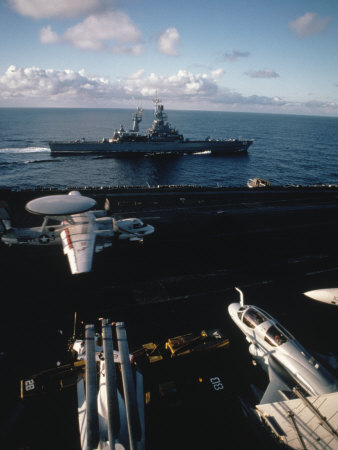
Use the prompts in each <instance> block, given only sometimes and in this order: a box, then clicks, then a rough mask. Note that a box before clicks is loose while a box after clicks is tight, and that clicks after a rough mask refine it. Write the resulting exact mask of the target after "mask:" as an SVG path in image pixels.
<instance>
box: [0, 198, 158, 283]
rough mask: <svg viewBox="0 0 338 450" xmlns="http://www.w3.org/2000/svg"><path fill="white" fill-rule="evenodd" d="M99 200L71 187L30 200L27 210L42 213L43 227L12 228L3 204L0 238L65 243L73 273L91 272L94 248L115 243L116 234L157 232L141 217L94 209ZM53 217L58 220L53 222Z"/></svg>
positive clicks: (132, 237)
mask: <svg viewBox="0 0 338 450" xmlns="http://www.w3.org/2000/svg"><path fill="white" fill-rule="evenodd" d="M95 205H96V200H94V199H92V198H90V197H85V196H83V195H81V193H80V192H78V191H71V192H69V194H68V195H49V196H45V197H39V198H36V199H34V200H31V201H30V202H28V203H27V204H26V206H25V208H26V210H27V211H29V212H30V213H32V214H37V215H40V216H43V217H44V219H43V223H42V225H41V227H32V228H13V227H12V225H11V220H10V216H9V213H8V210H7V208H6V205H5V204H4V203H3V202H2V203H1V204H0V236H1V241H2V242H3V243H4V244H7V245H9V246H11V245H13V244H24V245H53V244H60V243H62V247H63V251H64V254H66V255H67V256H68V261H69V265H70V269H71V272H72V274H79V273H84V272H90V271H91V269H92V261H93V255H94V252H99V251H102V250H103V249H104V248H106V247H110V246H111V245H112V240H113V238H114V237H117V238H118V239H128V240H129V241H138V242H143V239H144V237H145V236H147V235H149V234H151V233H153V232H154V227H153V226H152V225H146V224H144V223H143V222H142V220H141V219H138V218H128V219H121V220H115V218H113V217H110V216H108V215H107V210H108V209H109V208H108V207H107V208H106V209H105V210H91V208H93V207H94V206H95ZM51 221H53V222H54V223H56V225H55V224H52V225H51V224H50V222H51Z"/></svg>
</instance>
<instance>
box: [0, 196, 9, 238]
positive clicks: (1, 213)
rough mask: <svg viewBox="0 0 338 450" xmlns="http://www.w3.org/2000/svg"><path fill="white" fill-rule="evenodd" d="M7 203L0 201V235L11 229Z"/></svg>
mask: <svg viewBox="0 0 338 450" xmlns="http://www.w3.org/2000/svg"><path fill="white" fill-rule="evenodd" d="M8 211H9V208H8V204H7V202H5V201H3V200H0V233H5V232H6V231H9V230H10V229H11V228H12V224H11V219H10V216H9V212H8Z"/></svg>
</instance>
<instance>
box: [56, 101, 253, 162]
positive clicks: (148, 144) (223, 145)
mask: <svg viewBox="0 0 338 450" xmlns="http://www.w3.org/2000/svg"><path fill="white" fill-rule="evenodd" d="M153 102H154V107H155V111H154V121H153V124H152V126H151V128H149V129H148V130H147V132H146V134H142V133H140V130H139V123H140V122H141V121H142V115H143V110H142V108H140V107H138V108H137V112H136V113H134V114H133V125H132V129H130V130H125V129H124V127H123V126H122V125H121V127H120V129H119V130H114V132H113V135H112V137H111V138H108V139H107V138H104V139H101V140H99V141H87V140H86V139H85V138H83V139H80V140H76V141H52V142H49V146H50V149H51V153H52V154H54V155H55V154H62V155H65V154H69V155H74V154H87V153H88V154H92V153H98V154H100V153H102V154H107V153H108V154H112V155H116V156H135V155H136V156H137V155H140V156H141V155H162V154H173V155H184V154H188V153H199V152H210V153H212V154H234V153H245V152H247V150H248V148H249V147H250V145H251V144H252V143H253V140H251V139H245V140H241V139H210V137H207V138H206V139H205V140H193V139H185V138H184V137H183V135H182V134H180V133H179V132H178V131H177V130H176V129H175V128H173V127H172V126H171V125H170V124H169V123H168V122H167V115H166V114H165V112H164V108H163V104H161V100H159V98H158V97H156V98H155V99H154V100H153Z"/></svg>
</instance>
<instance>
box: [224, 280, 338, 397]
mask: <svg viewBox="0 0 338 450" xmlns="http://www.w3.org/2000/svg"><path fill="white" fill-rule="evenodd" d="M236 290H237V291H239V293H240V302H239V303H231V304H230V305H229V307H228V311H229V314H230V317H231V318H232V320H233V321H234V322H235V324H236V325H237V326H238V328H239V329H240V330H241V331H242V332H243V333H244V334H245V337H246V340H247V341H248V342H249V344H250V345H249V352H250V354H251V355H252V356H253V359H254V361H257V362H259V363H260V365H261V366H262V368H263V369H264V370H265V371H266V372H268V375H269V381H270V382H269V385H268V387H267V389H266V390H265V392H264V394H263V397H262V398H261V401H260V403H261V404H264V403H274V402H277V401H283V400H285V398H284V396H283V393H284V395H286V396H288V395H290V394H291V392H292V388H293V387H295V386H298V387H300V388H301V389H302V391H303V392H304V393H305V395H321V394H326V393H331V392H336V391H337V389H338V383H337V380H336V379H335V377H334V376H333V375H331V373H330V372H329V371H328V370H326V368H325V367H323V366H322V365H321V364H320V363H319V362H318V361H316V360H315V358H314V357H313V356H311V355H310V354H309V353H308V351H307V350H305V348H304V347H303V346H302V345H301V344H300V343H299V342H298V341H297V340H296V339H295V338H294V337H293V336H292V335H291V334H290V333H289V332H288V331H287V330H285V328H284V327H283V326H282V325H281V324H280V323H279V322H278V321H277V320H276V319H274V318H273V317H271V316H270V315H269V314H268V313H266V312H265V311H263V310H262V309H260V308H258V307H257V306H251V305H245V304H244V296H243V293H242V291H241V290H240V289H238V288H236Z"/></svg>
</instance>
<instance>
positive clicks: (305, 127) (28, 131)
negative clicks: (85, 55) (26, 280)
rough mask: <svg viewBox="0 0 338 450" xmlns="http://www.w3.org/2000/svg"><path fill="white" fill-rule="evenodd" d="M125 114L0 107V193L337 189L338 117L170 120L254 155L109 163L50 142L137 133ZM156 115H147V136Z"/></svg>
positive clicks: (188, 116) (171, 114) (172, 115)
mask: <svg viewBox="0 0 338 450" xmlns="http://www.w3.org/2000/svg"><path fill="white" fill-rule="evenodd" d="M133 112H134V111H132V110H125V109H57V108H55V109H47V108H0V188H11V189H23V188H32V187H36V186H46V187H55V188H67V187H74V186H75V187H84V186H91V187H92V186H114V187H115V186H126V185H128V186H139V185H150V186H157V185H197V186H233V187H241V186H245V185H246V182H247V180H248V179H249V178H251V177H260V178H264V179H267V180H269V181H270V182H271V184H272V185H287V184H297V185H314V184H338V118H337V117H314V116H298V115H279V114H278V115H277V114H276V115H274V114H256V113H234V112H207V111H174V110H169V111H167V113H168V120H169V122H170V123H171V124H172V125H173V126H174V127H176V128H177V129H178V130H179V132H180V133H182V134H183V135H184V137H185V138H191V139H193V138H195V139H205V138H206V137H207V136H210V137H211V138H215V139H217V138H219V139H225V138H238V137H241V138H243V139H244V138H250V139H254V143H253V145H252V146H251V147H250V148H249V152H248V154H247V155H241V156H212V155H210V154H195V155H185V156H181V157H175V158H173V157H166V158H163V157H141V158H137V159H117V158H102V157H101V156H98V155H90V156H89V155H87V156H80V155H77V156H72V157H69V156H58V157H55V156H51V153H50V150H49V145H48V142H49V141H51V140H74V139H79V138H82V137H85V138H86V139H88V140H99V139H102V138H103V137H109V136H111V134H112V132H113V130H114V129H117V128H119V127H120V125H121V124H123V125H124V127H125V128H127V129H128V128H129V127H131V121H132V114H133ZM152 120H153V112H152V111H151V110H145V111H144V114H143V121H142V123H141V125H140V130H141V131H142V132H144V131H146V129H147V128H149V127H150V126H151V123H152Z"/></svg>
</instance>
